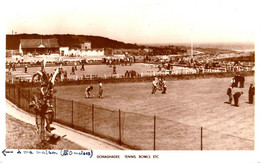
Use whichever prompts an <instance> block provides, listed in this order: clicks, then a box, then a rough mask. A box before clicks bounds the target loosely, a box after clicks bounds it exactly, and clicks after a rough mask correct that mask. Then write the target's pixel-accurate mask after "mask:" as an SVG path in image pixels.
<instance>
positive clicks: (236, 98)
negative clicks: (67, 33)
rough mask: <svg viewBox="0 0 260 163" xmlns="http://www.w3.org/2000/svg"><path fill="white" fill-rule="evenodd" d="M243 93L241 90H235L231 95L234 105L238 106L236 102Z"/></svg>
mask: <svg viewBox="0 0 260 163" xmlns="http://www.w3.org/2000/svg"><path fill="white" fill-rule="evenodd" d="M242 94H243V92H236V93H235V94H234V95H233V97H234V102H235V106H236V107H239V105H238V102H239V97H240V96H241V95H242Z"/></svg>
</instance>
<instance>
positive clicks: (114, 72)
mask: <svg viewBox="0 0 260 163" xmlns="http://www.w3.org/2000/svg"><path fill="white" fill-rule="evenodd" d="M113 74H116V65H115V64H114V66H113Z"/></svg>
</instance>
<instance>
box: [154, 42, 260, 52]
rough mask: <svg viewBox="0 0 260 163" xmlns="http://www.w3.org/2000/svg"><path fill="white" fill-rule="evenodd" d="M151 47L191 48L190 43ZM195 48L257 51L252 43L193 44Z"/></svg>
mask: <svg viewBox="0 0 260 163" xmlns="http://www.w3.org/2000/svg"><path fill="white" fill-rule="evenodd" d="M149 45H150V46H168V45H174V46H186V47H190V46H191V44H190V43H174V44H149ZM193 47H194V48H214V49H215V48H217V49H226V50H234V51H244V52H249V51H255V44H254V43H251V42H233V43H232V42H218V43H193Z"/></svg>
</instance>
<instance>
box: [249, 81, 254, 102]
mask: <svg viewBox="0 0 260 163" xmlns="http://www.w3.org/2000/svg"><path fill="white" fill-rule="evenodd" d="M254 95H255V87H254V85H253V84H250V87H249V91H248V98H249V103H250V104H253V103H254Z"/></svg>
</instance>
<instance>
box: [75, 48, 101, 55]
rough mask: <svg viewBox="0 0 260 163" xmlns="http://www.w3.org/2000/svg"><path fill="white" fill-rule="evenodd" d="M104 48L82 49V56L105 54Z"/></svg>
mask: <svg viewBox="0 0 260 163" xmlns="http://www.w3.org/2000/svg"><path fill="white" fill-rule="evenodd" d="M104 55H105V50H104V48H100V49H90V50H81V53H80V56H104Z"/></svg>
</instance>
